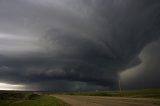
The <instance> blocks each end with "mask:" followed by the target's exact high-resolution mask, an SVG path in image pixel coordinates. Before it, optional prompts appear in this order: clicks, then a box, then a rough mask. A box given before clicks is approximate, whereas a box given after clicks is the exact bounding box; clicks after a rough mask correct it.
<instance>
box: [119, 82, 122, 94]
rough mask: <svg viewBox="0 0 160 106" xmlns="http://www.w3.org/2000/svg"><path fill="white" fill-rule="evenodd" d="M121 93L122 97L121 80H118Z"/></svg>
mask: <svg viewBox="0 0 160 106" xmlns="http://www.w3.org/2000/svg"><path fill="white" fill-rule="evenodd" d="M118 86H119V92H120V94H121V96H122V88H121V80H118Z"/></svg>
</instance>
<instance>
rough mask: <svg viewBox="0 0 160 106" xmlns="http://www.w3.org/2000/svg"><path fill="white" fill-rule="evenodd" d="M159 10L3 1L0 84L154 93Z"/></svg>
mask: <svg viewBox="0 0 160 106" xmlns="http://www.w3.org/2000/svg"><path fill="white" fill-rule="evenodd" d="M159 10H160V1H159V0H139V1H138V0H0V83H2V84H3V83H7V84H12V85H14V84H16V85H17V84H18V85H23V86H25V88H24V87H23V89H25V90H60V91H61V90H96V89H99V90H105V89H117V85H118V84H117V83H118V80H121V83H122V85H123V89H130V88H158V87H160V84H159V82H160V77H159V76H160V64H159V63H160V40H159V38H160V11H159ZM7 86H8V85H7ZM17 89H18V88H17ZM18 90H19V89H18Z"/></svg>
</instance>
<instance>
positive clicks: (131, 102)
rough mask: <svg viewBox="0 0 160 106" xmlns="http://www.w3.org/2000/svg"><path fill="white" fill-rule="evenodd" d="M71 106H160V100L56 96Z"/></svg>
mask: <svg viewBox="0 0 160 106" xmlns="http://www.w3.org/2000/svg"><path fill="white" fill-rule="evenodd" d="M55 97H56V98H58V99H61V100H62V101H64V102H66V103H68V104H70V105H71V106H160V99H143V98H120V97H97V96H68V95H56V96H55Z"/></svg>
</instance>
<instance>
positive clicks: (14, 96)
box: [0, 92, 69, 106]
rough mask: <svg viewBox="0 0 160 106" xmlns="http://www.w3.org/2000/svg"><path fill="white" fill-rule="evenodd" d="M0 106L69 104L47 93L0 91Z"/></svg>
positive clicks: (66, 105) (65, 105)
mask: <svg viewBox="0 0 160 106" xmlns="http://www.w3.org/2000/svg"><path fill="white" fill-rule="evenodd" d="M0 106H69V105H68V104H66V103H64V102H62V101H60V100H58V99H56V98H54V97H52V96H49V95H43V94H41V95H39V94H33V93H15V92H1V93H0Z"/></svg>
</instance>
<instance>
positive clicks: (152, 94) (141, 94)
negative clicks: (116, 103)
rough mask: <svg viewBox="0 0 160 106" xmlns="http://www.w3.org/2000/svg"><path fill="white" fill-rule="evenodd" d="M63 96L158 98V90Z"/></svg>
mask: <svg viewBox="0 0 160 106" xmlns="http://www.w3.org/2000/svg"><path fill="white" fill-rule="evenodd" d="M63 94H67V95H83V96H109V97H133V98H160V89H142V90H125V91H122V92H119V91H94V92H68V93H63Z"/></svg>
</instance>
